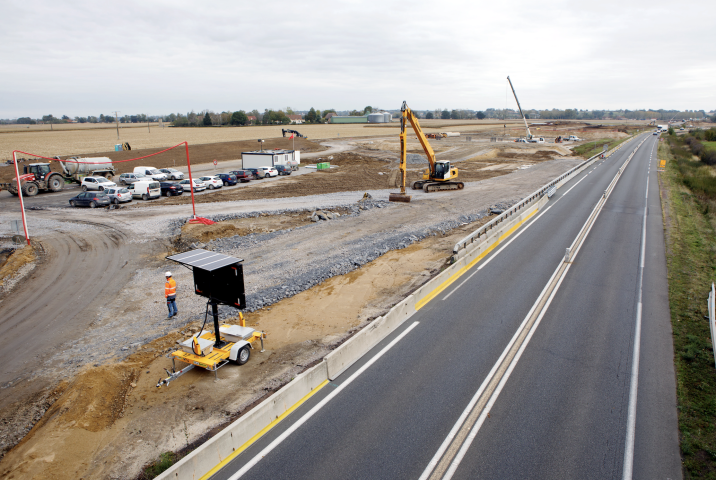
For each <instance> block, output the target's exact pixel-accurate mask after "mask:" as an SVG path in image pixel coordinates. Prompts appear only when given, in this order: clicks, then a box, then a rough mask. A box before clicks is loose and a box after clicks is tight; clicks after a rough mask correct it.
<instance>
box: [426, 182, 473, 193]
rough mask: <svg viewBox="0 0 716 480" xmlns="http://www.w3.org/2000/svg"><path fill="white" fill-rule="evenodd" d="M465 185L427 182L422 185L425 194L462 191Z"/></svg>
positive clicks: (460, 183)
mask: <svg viewBox="0 0 716 480" xmlns="http://www.w3.org/2000/svg"><path fill="white" fill-rule="evenodd" d="M463 188H465V184H464V183H462V182H427V183H424V184H423V191H424V192H425V193H430V192H439V191H442V190H462V189H463Z"/></svg>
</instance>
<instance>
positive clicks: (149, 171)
mask: <svg viewBox="0 0 716 480" xmlns="http://www.w3.org/2000/svg"><path fill="white" fill-rule="evenodd" d="M134 173H143V174H144V175H146V176H148V177H149V178H151V179H152V180H156V181H158V182H163V181H164V180H166V179H167V174H166V173H162V172H160V171H159V170H157V169H156V168H154V167H134Z"/></svg>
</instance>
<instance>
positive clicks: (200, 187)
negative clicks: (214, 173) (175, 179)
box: [179, 178, 206, 192]
mask: <svg viewBox="0 0 716 480" xmlns="http://www.w3.org/2000/svg"><path fill="white" fill-rule="evenodd" d="M179 185H181V186H182V187H184V190H192V189H193V190H194V191H195V192H203V191H204V190H206V183H204V182H202V181H201V180H199V179H198V178H195V179H194V185H193V186H192V185H190V183H189V179H188V178H185V179H184V180H182V181H181V182H179Z"/></svg>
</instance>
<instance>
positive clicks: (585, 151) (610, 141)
mask: <svg viewBox="0 0 716 480" xmlns="http://www.w3.org/2000/svg"><path fill="white" fill-rule="evenodd" d="M630 138H632V137H631V136H629V137H625V138H617V139H615V138H600V139H599V140H592V141H590V142H589V143H585V144H584V145H579V146H578V147H574V149H573V152H574V153H575V154H577V155H581V156H583V157H586V158H589V157H592V156H594V155H596V154H598V153H600V152H601V151H602V150H603V149H604V144H607V150H611V149H612V148H614V147H616V146H617V145H619V144H620V143H623V142H625V141H626V140H629V139H630Z"/></svg>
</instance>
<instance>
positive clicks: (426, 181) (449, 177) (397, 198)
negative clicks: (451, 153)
mask: <svg viewBox="0 0 716 480" xmlns="http://www.w3.org/2000/svg"><path fill="white" fill-rule="evenodd" d="M400 111H401V112H402V116H401V118H400V174H401V185H400V193H391V194H390V196H389V197H388V199H389V200H390V201H391V202H410V198H411V197H410V195H407V194H406V193H405V180H406V176H407V165H406V163H407V161H406V157H407V153H408V134H407V132H406V126H407V123H408V122H410V125H412V127H413V131H414V132H415V134H416V135H417V137H418V140H419V141H420V145H422V147H423V151H424V152H425V155H426V156H427V157H428V162H429V163H430V166H429V167H428V168H427V169H426V170H425V172H424V173H423V179H422V180H416V181H414V182H412V183H411V184H410V188H412V189H413V190H419V189H422V190H423V191H424V192H426V193H429V192H438V191H441V190H462V189H463V188H464V187H465V184H464V183H462V182H458V181H456V180H457V175H458V172H457V167H451V166H450V162H449V161H448V160H435V152H434V151H433V149H432V147H431V146H430V143H429V142H428V139H427V137H426V136H425V134H424V133H423V130H422V129H421V128H420V123H419V122H418V117H416V116H415V114H413V111H412V110H410V108H409V107H408V105H407V103H406V102H405V101H403V106H402V107H401V108H400Z"/></svg>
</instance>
